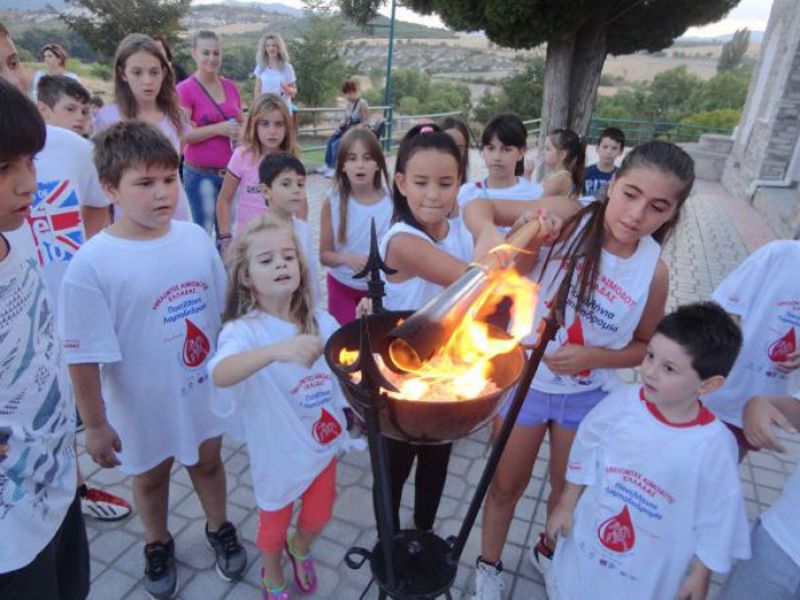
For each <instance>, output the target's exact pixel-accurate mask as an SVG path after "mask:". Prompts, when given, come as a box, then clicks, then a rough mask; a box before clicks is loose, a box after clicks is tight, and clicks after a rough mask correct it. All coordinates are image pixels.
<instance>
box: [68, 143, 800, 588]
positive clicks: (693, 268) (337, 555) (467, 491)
mask: <svg viewBox="0 0 800 600" xmlns="http://www.w3.org/2000/svg"><path fill="white" fill-rule="evenodd" d="M479 160H480V159H479V158H478V157H477V156H476V157H475V159H474V160H473V163H477V162H479ZM309 184H310V185H309V188H310V197H311V198H312V206H313V209H312V215H311V222H312V223H317V222H318V221H317V216H318V212H319V209H318V206H319V202H318V200H319V198H320V197H321V195H322V191H323V190H324V186H325V185H326V180H324V179H322V178H321V177H319V176H312V177H311V178H310V182H309ZM314 200H316V201H314ZM770 237H771V234H770V232H769V230H768V229H766V227H765V226H764V225H763V223H762V222H761V221H760V219H759V217H758V216H757V215H756V214H755V213H754V212H753V211H752V209H751V208H750V207H749V206H748V205H747V204H745V203H744V202H741V201H738V200H736V199H733V198H730V197H728V196H727V195H726V194H725V193H724V192H723V190H722V189H721V188H720V187H719V186H718V185H716V184H708V183H703V182H701V183H699V184H698V185H697V186H696V188H695V193H694V195H693V197H692V198H691V200H690V201H689V203H688V205H687V207H686V209H685V211H684V216H683V218H682V222H681V225H680V229H679V231H678V234H677V235H676V236H675V238H674V239H673V240H672V241H671V242H670V243H669V245H668V246H667V248H666V251H665V259H666V260H667V262H668V264H669V266H670V273H671V282H672V285H671V293H670V306H674V305H675V304H677V303H680V302H687V301H691V300H695V299H701V298H705V297H707V296H708V295H709V294H710V292H711V290H712V289H713V288H714V287H715V286H716V285H717V283H719V281H720V280H721V279H722V278H723V277H724V276H725V275H726V274H727V273H728V272H729V271H730V270H731V269H732V268H733V267H734V266H735V265H737V264H738V263H739V262H741V261H742V260H743V259H744V258H745V257H746V256H747V255H748V253H749V252H751V251H752V250H753V249H755V248H756V247H758V246H759V245H760V244H761V243H764V242H765V241H768V240H769V239H770ZM323 289H324V286H323ZM634 376H635V374H634ZM788 445H789V446H790V447H791V448H792V453H791V456H790V457H789V458H786V457H783V458H782V459H779V458H778V457H776V456H775V455H772V454H767V453H760V454H756V455H751V457H750V458H748V459H747V460H746V461H745V463H744V464H743V465H742V467H741V476H742V482H743V484H744V494H745V497H746V499H747V509H748V515H749V517H750V518H751V519H753V518H754V517H755V516H756V515H757V514H759V513H760V512H761V511H763V510H764V509H766V508H767V507H768V506H769V505H770V504H771V503H772V502H773V501H774V500H775V499H776V498H777V497H778V495H779V493H780V489H781V488H782V486H783V484H784V481H785V479H786V477H787V476H788V475H789V474H790V473H791V472H792V471H793V469H794V467H795V463H796V460H797V456H798V453H800V441H798V440H794V441H791V442H789V443H788ZM487 455H488V446H487V433H486V431H480V432H478V433H477V434H475V435H473V436H470V437H469V438H467V439H463V440H460V441H458V442H457V443H456V444H455V446H454V449H453V455H452V459H451V461H450V475H449V478H448V481H447V486H446V488H445V492H444V498H443V500H442V505H441V508H440V510H439V520H438V523H437V526H436V530H437V532H438V533H439V534H442V535H445V536H446V535H450V534H452V533H455V532H456V531H457V528H458V526H459V524H460V522H461V517H462V516H463V514H464V512H465V510H466V507H467V505H468V503H469V499H470V498H471V497H472V494H473V491H474V489H475V484H476V483H477V481H478V479H479V477H480V474H481V472H482V470H483V467H484V464H485V461H486V457H487ZM547 455H548V449H547V447H545V448H543V450H542V456H540V457H539V459H538V460H537V462H536V466H535V469H534V473H533V477H532V478H531V481H530V484H529V485H528V488H527V490H526V492H525V495H524V498H523V499H522V500H521V501H520V503H519V505H518V506H517V511H516V517H515V519H514V522H513V524H512V526H511V531H510V534H509V541H508V544H507V546H506V549H505V553H504V555H503V562H504V564H505V567H506V575H505V581H506V597H507V598H514V599H519V600H544V599H545V598H546V596H545V593H544V587H543V585H542V582H541V579H540V578H539V576H538V574H537V573H536V572H535V571H534V570H533V568H532V567H531V566H530V565H529V563H528V560H527V558H526V557H525V547H526V544H527V543H528V541H529V540H531V539H533V538H534V537H535V536H536V535H537V534H538V532H539V531H540V530H541V529H542V527H543V523H544V499H545V498H546V497H547V493H548V486H547V484H546V483H545V481H544V474H545V468H546V461H547ZM223 457H224V460H225V465H226V470H227V480H228V498H229V515H230V519H231V521H232V522H233V523H234V524H236V525H237V527H239V531H240V533H241V536H242V538H243V540H245V545H246V547H247V550H248V553H249V555H250V559H251V565H250V568H249V569H248V572H247V575H246V577H245V578H244V580H243V581H241V582H239V583H237V584H235V585H233V584H228V583H224V582H223V581H221V580H220V579H219V578H218V577H217V575H216V574H215V572H214V571H213V569H211V566H212V562H213V561H212V555H211V552H210V551H209V550H208V549H207V548H206V546H205V542H204V540H203V526H204V519H203V516H202V510H201V508H200V504H199V502H198V499H197V496H196V495H195V494H194V493H193V492H192V489H191V487H190V483H189V478H188V476H187V473H186V471H185V470H184V469H183V468H180V467H178V468H176V469H175V470H174V472H173V476H172V488H171V492H170V515H169V527H170V530H171V532H172V535H173V536H174V537H175V541H176V552H177V557H178V561H179V567H178V573H179V580H180V593H179V597H180V598H183V599H185V600H217V599H223V598H224V599H226V600H235V599H250V600H252V599H256V598H259V597H260V596H259V592H258V582H259V569H260V564H259V560H258V553H257V551H256V548H255V546H254V545H253V543H252V540H253V539H254V537H255V533H256V524H257V515H256V511H255V510H254V500H253V489H252V485H251V480H250V473H249V469H248V458H247V454H246V451H245V449H244V447H242V446H240V445H237V444H233V443H231V442H229V441H228V442H226V443H225V446H224V449H223ZM80 462H81V465H82V466H83V469H84V473H85V474H86V475H87V476H88V478H89V481H90V482H91V483H92V484H95V485H102V486H104V487H105V488H106V489H108V490H109V491H112V492H114V493H117V494H119V495H121V496H124V497H125V498H127V499H129V500H130V499H131V498H132V493H131V483H130V480H129V479H128V478H126V477H124V476H122V475H121V474H120V473H118V472H117V471H113V470H111V471H109V470H98V469H97V467H96V465H95V464H94V463H93V462H92V461H91V460H90V459H89V458H88V456H86V455H85V454H84V453H83V452H81V456H80ZM371 485H372V477H371V474H370V472H369V466H368V458H367V454H366V453H352V454H350V455H348V456H346V457H344V458H343V459H342V461H341V463H340V467H339V474H338V486H339V496H338V499H337V502H336V508H335V513H334V518H333V520H332V522H331V523H330V524H329V526H328V527H327V528H326V529H325V531H324V532H323V534H322V537H321V538H320V539H319V541H318V542H317V543H316V545H315V547H314V556H315V558H316V560H317V565H318V572H319V575H320V588H319V591H318V592H317V594H316V595H315V598H320V599H322V598H332V599H336V600H353V599H356V598H358V597H359V596H360V594H361V592H362V591H363V589H364V587H365V586H366V584H367V582H368V580H369V575H368V572H367V569H366V568H364V569H362V570H361V571H357V572H354V571H351V570H349V569H348V568H347V567H346V566H345V565H344V563H343V557H344V554H345V552H346V550H347V549H348V547H350V546H351V545H353V544H358V545H362V546H365V547H371V545H372V544H373V543H374V540H375V534H374V531H373V530H374V520H373V516H372V504H371V499H370V498H371V496H370V493H371V492H370V490H371ZM411 491H412V490H411V486H410V485H409V486H408V487H407V489H406V493H405V494H404V509H403V510H404V514H403V516H402V518H403V519H405V520H406V521H408V519H409V518H410V516H409V515H410V512H409V510H408V506H409V500H410V499H411V498H413V494H412V493H411ZM87 526H88V533H89V539H90V543H91V552H92V592H91V596H90V597H91V598H92V599H95V600H115V599H118V598H137V599H138V598H143V597H145V594H144V592H143V590H142V587H141V585H140V584H139V580H140V578H141V576H142V571H143V556H142V540H141V533H142V528H141V524H140V522H139V520H138V518H136V516H134V517H133V518H130V519H128V520H126V521H124V522H122V523H116V524H107V523H98V522H91V521H90V522H88V523H87ZM479 542H480V529H479V523H478V525H477V526H476V527H475V530H474V532H473V534H472V536H471V537H470V539H469V543H468V544H467V547H466V550H465V552H464V555H463V556H464V560H463V561H462V564H461V567H460V569H459V573H458V576H457V578H456V586H455V588H456V589H455V590H454V594H453V595H454V598H467V597H469V594H470V593H471V585H472V583H471V582H472V577H473V564H474V560H475V557H476V555H477V554H478V547H479ZM287 573H288V571H287ZM717 587H718V583H715V590H716V589H717ZM713 596H714V593H712V597H713ZM367 597H368V598H376V597H377V594H376V593H375V591H374V588H373V590H372V591H371V592H370V594H369V595H368V596H367Z"/></svg>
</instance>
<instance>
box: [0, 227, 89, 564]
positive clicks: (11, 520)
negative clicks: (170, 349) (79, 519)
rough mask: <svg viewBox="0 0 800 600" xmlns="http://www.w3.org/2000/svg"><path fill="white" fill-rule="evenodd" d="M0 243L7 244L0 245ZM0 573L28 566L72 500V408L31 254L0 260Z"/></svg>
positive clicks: (13, 250)
mask: <svg viewBox="0 0 800 600" xmlns="http://www.w3.org/2000/svg"><path fill="white" fill-rule="evenodd" d="M0 244H5V242H4V241H3V240H2V239H0ZM0 357H2V360H0V539H2V540H3V543H2V544H0V573H7V572H9V571H14V570H16V569H21V568H22V567H24V566H26V565H28V564H29V563H31V562H32V561H33V560H34V559H35V558H36V556H37V554H39V552H41V551H42V549H43V548H44V547H45V546H46V545H47V544H48V543H49V542H50V540H51V539H53V536H54V535H55V534H56V531H57V530H58V528H59V527H60V526H61V522H62V521H63V520H64V516H65V515H66V513H67V509H68V508H69V506H70V504H71V503H72V501H73V500H74V498H75V486H76V484H77V474H76V470H75V450H74V447H73V444H74V442H75V405H74V404H73V403H72V401H71V400H70V399H69V396H66V395H63V394H62V393H61V390H63V389H64V386H65V383H66V382H65V381H64V380H63V373H64V369H63V366H62V353H61V347H60V344H59V343H58V340H57V338H56V331H55V322H54V315H53V310H52V303H51V301H50V297H49V294H48V292H47V289H46V287H45V284H44V282H43V281H42V278H41V276H40V275H39V270H38V268H37V265H36V259H35V258H34V256H33V255H32V254H30V253H28V252H26V251H25V250H24V248H20V247H19V246H17V245H15V244H13V243H10V251H9V254H8V255H7V256H6V257H5V259H3V260H0Z"/></svg>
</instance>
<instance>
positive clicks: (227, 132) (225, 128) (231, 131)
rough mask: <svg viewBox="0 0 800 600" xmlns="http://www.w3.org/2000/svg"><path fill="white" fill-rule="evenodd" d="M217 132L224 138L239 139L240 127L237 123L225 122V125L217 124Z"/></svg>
mask: <svg viewBox="0 0 800 600" xmlns="http://www.w3.org/2000/svg"><path fill="white" fill-rule="evenodd" d="M217 131H218V132H219V135H220V136H222V137H227V138H230V139H232V140H238V139H239V133H240V126H239V123H238V122H236V121H225V122H224V123H218V124H217Z"/></svg>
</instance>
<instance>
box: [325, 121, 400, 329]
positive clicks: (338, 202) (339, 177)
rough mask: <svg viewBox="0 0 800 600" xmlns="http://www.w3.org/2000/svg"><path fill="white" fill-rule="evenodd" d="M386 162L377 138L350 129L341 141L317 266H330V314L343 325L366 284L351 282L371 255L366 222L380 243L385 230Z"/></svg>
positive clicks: (389, 199)
mask: <svg viewBox="0 0 800 600" xmlns="http://www.w3.org/2000/svg"><path fill="white" fill-rule="evenodd" d="M388 182H389V174H388V171H387V169H386V160H385V159H384V156H383V152H381V147H380V144H379V143H378V139H377V138H376V137H375V134H374V133H372V132H371V131H370V130H369V129H350V130H349V131H348V132H347V133H346V134H345V135H344V137H343V138H342V142H341V144H340V145H339V154H338V157H337V160H336V172H335V179H334V181H333V187H332V188H331V190H330V192H329V193H328V195H327V197H326V198H325V201H324V202H323V204H322V213H321V216H320V250H319V259H320V262H321V263H322V264H323V265H325V266H326V267H328V275H327V281H328V311H329V312H330V313H331V315H333V316H334V318H336V320H337V321H339V323H341V324H342V325H344V324H345V323H348V322H350V321H352V320H353V319H354V318H355V310H356V306H357V305H358V303H359V302H360V301H361V299H362V298H364V297H366V294H367V280H366V279H353V275H355V274H356V273H358V272H359V271H360V270H361V269H363V268H364V265H365V264H366V262H367V255H368V254H369V243H370V223H371V222H372V221H373V220H374V221H375V228H376V231H377V233H378V239H380V238H381V237H382V236H383V234H384V233H386V231H387V230H388V229H389V222H390V220H391V218H392V197H391V195H390V194H389V192H388V188H389V183H388Z"/></svg>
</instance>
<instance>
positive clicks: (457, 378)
mask: <svg viewBox="0 0 800 600" xmlns="http://www.w3.org/2000/svg"><path fill="white" fill-rule="evenodd" d="M537 296H538V286H537V285H536V284H535V283H533V282H532V281H531V280H530V279H528V278H527V277H524V276H522V275H520V274H519V273H518V272H517V271H516V270H515V269H514V268H513V267H504V268H501V269H492V270H491V271H490V275H489V283H488V285H486V287H485V289H484V290H483V291H482V293H481V295H480V296H479V297H478V298H477V299H476V301H475V302H474V304H473V305H472V307H471V308H470V310H469V311H468V313H467V314H466V315H465V317H464V318H463V320H462V321H461V322H460V323H459V324H458V325H457V326H456V329H455V330H454V332H453V334H452V336H451V337H450V339H449V340H448V341H447V343H446V344H445V345H444V346H443V347H442V348H440V349H439V350H438V351H437V352H436V354H434V355H433V356H432V357H431V358H430V360H428V361H427V362H424V363H420V362H419V361H418V360H417V359H416V355H415V354H414V353H413V352H405V351H404V348H403V345H402V343H401V344H394V343H393V344H392V347H391V350H390V354H391V358H392V362H393V363H394V364H395V365H396V366H397V367H399V368H401V369H402V370H403V371H405V372H404V373H397V372H395V371H393V370H391V369H389V368H387V367H386V365H385V364H384V361H383V360H382V359H381V357H380V356H376V358H377V359H378V360H377V363H378V367H379V368H380V369H381V372H382V373H383V375H384V376H385V377H386V379H387V381H389V382H390V383H391V384H392V385H394V386H395V387H396V388H397V389H398V390H399V392H398V393H395V392H389V391H387V393H388V394H389V395H390V396H394V397H397V398H402V399H404V400H424V401H428V402H436V401H440V402H442V401H453V400H464V399H472V398H477V397H480V396H485V395H487V394H490V393H492V392H494V391H496V390H497V388H498V386H497V384H496V383H495V382H494V381H492V372H493V369H494V367H493V365H492V362H491V361H492V358H494V357H495V356H498V355H500V354H506V353H508V352H511V351H512V350H513V349H514V348H515V347H516V346H517V344H518V343H519V342H520V340H522V338H524V337H525V336H527V335H528V334H530V332H531V330H532V328H533V317H534V309H535V307H536V301H537ZM505 298H511V300H512V302H511V310H510V328H509V329H508V330H507V332H506V335H503V337H500V336H498V335H497V334H498V330H497V329H494V330H493V328H491V327H490V326H489V325H488V324H487V323H486V317H488V316H490V315H492V314H493V313H494V312H495V309H497V307H498V305H500V304H501V302H503V301H504V299H505ZM505 304H508V302H507V301H505V302H504V305H505ZM357 358H358V351H357V350H348V349H342V350H341V351H340V353H339V362H340V363H341V364H342V365H345V366H347V365H352V364H353V363H354V362H355V361H356V360H357Z"/></svg>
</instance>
